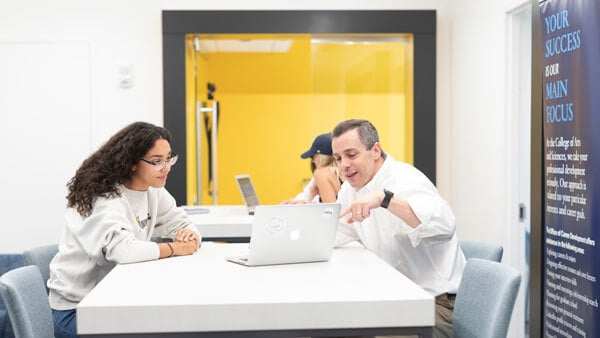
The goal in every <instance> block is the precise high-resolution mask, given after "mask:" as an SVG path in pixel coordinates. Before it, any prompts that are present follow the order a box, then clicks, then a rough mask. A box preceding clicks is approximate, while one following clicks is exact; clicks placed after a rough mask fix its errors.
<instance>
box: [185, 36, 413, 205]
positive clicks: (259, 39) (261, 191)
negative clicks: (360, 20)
mask: <svg viewBox="0 0 600 338" xmlns="http://www.w3.org/2000/svg"><path fill="white" fill-rule="evenodd" d="M186 78H187V79H186V85H187V87H186V100H187V113H186V129H187V149H186V152H185V156H187V159H188V161H187V168H186V171H187V192H188V193H187V202H188V204H190V205H192V204H214V203H213V198H212V189H213V184H211V182H209V175H208V171H209V160H208V152H209V150H208V149H209V148H208V140H209V137H208V134H207V129H208V130H210V129H211V128H210V126H211V122H212V118H213V115H212V114H211V113H198V112H197V109H201V108H202V107H211V106H212V103H213V100H210V99H209V98H208V97H207V96H208V90H207V83H209V82H210V83H213V84H215V86H216V90H215V91H214V94H213V95H214V100H216V101H218V102H219V116H218V119H217V120H218V128H217V130H218V133H217V154H218V156H217V168H218V169H217V182H216V183H217V201H218V204H221V205H227V204H243V200H242V198H241V195H240V193H239V191H238V187H237V185H236V183H235V180H234V175H236V174H242V173H247V174H250V175H251V177H252V181H253V183H254V186H255V189H256V191H257V195H258V196H259V198H260V202H261V204H277V203H280V202H281V201H283V200H286V199H289V198H292V197H293V196H295V195H296V194H297V193H298V192H300V191H301V190H302V188H303V184H305V183H306V182H307V181H308V180H309V179H310V177H311V172H310V162H309V161H310V160H309V159H301V158H300V154H301V153H302V152H304V151H305V150H307V149H308V148H309V147H310V145H311V143H312V141H313V139H314V137H315V136H316V135H318V134H322V133H325V132H329V131H331V130H332V129H333V127H334V126H335V125H336V123H337V122H339V121H341V120H344V119H349V118H364V119H368V120H370V121H371V122H373V124H374V125H375V126H376V127H377V129H378V131H379V134H380V139H381V144H382V145H383V149H384V150H385V151H386V152H388V153H389V154H391V156H393V157H394V158H395V159H397V160H401V161H405V162H408V163H412V161H413V142H412V139H413V88H412V83H413V81H412V78H413V59H412V38H411V36H410V35H394V36H389V35H359V36H356V35H353V36H347V35H335V36H330V35H328V36H321V35H308V34H301V35H299V34H295V35H283V34H278V35H265V34H251V35H248V34H244V35H191V34H190V35H188V36H187V39H186ZM197 116H199V117H200V119H199V121H198V120H197ZM207 126H208V128H207ZM198 128H199V130H197V129H198ZM198 141H199V142H200V145H199V146H198V145H197V144H198ZM198 159H199V160H200V162H199V163H200V167H201V175H200V177H201V179H200V181H198V179H197V177H198V174H197V170H196V168H197V163H198V162H197V160H198ZM198 183H200V184H198ZM198 188H200V190H201V191H202V193H201V194H200V195H199V194H198V193H197V192H198Z"/></svg>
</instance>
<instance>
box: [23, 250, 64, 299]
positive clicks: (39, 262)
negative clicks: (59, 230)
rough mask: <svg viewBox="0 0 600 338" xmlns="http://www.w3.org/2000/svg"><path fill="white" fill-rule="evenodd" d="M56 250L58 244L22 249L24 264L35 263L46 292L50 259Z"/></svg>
mask: <svg viewBox="0 0 600 338" xmlns="http://www.w3.org/2000/svg"><path fill="white" fill-rule="evenodd" d="M57 252H58V244H50V245H45V246H40V247H37V248H33V249H29V250H25V251H23V261H24V262H25V265H35V266H37V267H38V268H39V269H40V272H41V273H42V279H43V280H44V286H45V287H46V294H47V293H48V284H47V283H48V279H49V278H50V261H51V260H52V258H54V256H55V255H56V253H57Z"/></svg>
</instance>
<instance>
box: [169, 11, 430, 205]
mask: <svg viewBox="0 0 600 338" xmlns="http://www.w3.org/2000/svg"><path fill="white" fill-rule="evenodd" d="M162 28H163V84H164V87H163V95H164V98H163V99H164V101H163V102H164V103H163V104H164V112H163V114H164V126H165V128H167V129H168V130H169V131H170V132H171V133H172V135H173V139H172V142H171V148H172V149H173V150H174V151H176V152H177V151H178V152H180V153H184V149H186V128H185V126H186V121H185V112H186V100H185V93H186V90H185V35H186V34H219V33H221V34H402V33H409V34H413V39H414V40H413V41H414V45H413V49H414V82H413V88H414V100H413V102H414V120H413V121H414V126H413V127H414V136H413V145H414V149H413V152H414V165H415V166H416V167H417V168H419V169H420V170H421V171H423V173H425V175H427V177H429V179H431V181H432V182H434V183H435V179H436V12H435V11H434V10H417V11H415V10H389V11H384V10H375V11H359V10H327V11H321V10H319V11H288V10H285V11H280V10H273V11H255V10H251V11H163V12H162ZM186 162H187V161H186V159H185V157H180V159H179V165H178V168H179V169H177V170H173V171H172V172H171V173H170V174H169V181H168V184H167V188H168V189H169V192H170V193H171V194H172V195H173V196H175V199H176V200H177V205H184V204H186V199H187V198H186V196H187V184H186V173H185V168H186Z"/></svg>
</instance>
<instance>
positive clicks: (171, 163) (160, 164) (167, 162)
mask: <svg viewBox="0 0 600 338" xmlns="http://www.w3.org/2000/svg"><path fill="white" fill-rule="evenodd" d="M178 158H179V155H176V154H172V155H171V157H169V158H168V159H166V160H164V161H148V160H146V159H142V161H144V162H146V163H148V164H150V165H153V166H154V169H156V171H160V170H162V169H163V168H164V167H165V166H167V165H168V166H170V167H171V166H174V165H175V163H177V159H178Z"/></svg>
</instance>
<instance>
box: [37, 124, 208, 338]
mask: <svg viewBox="0 0 600 338" xmlns="http://www.w3.org/2000/svg"><path fill="white" fill-rule="evenodd" d="M170 140H171V135H170V134H169V132H168V131H167V130H165V129H164V128H161V127H157V126H155V125H152V124H149V123H145V122H135V123H132V124H130V125H128V126H127V127H125V128H123V129H122V130H121V131H119V132H117V133H116V134H115V135H114V136H112V137H111V138H110V139H109V140H108V141H107V142H106V143H105V144H104V145H103V146H102V147H100V149H98V150H97V151H96V152H94V153H93V154H92V155H91V156H90V157H89V158H87V159H86V160H85V161H83V163H82V164H81V167H79V169H78V170H77V172H76V173H75V176H74V177H73V178H72V179H71V180H70V181H69V182H68V183H67V188H68V195H67V211H66V215H65V218H66V227H65V228H64V231H63V233H62V236H61V239H60V242H59V252H58V254H57V255H56V256H55V257H54V259H53V260H52V262H51V263H50V279H49V280H48V287H49V289H50V295H49V300H50V306H51V308H52V314H53V317H54V331H55V332H54V335H55V336H56V337H58V338H61V337H77V329H76V312H75V308H76V306H77V304H78V303H79V302H80V301H81V300H82V299H83V297H85V296H86V295H87V294H88V293H89V292H90V291H91V290H92V289H93V288H94V286H96V284H98V282H100V280H102V278H104V276H106V275H107V274H108V272H110V270H112V268H113V267H115V265H117V264H120V263H132V262H141V261H148V260H154V259H159V258H166V257H173V256H180V255H191V254H193V253H194V252H195V251H196V250H197V249H198V248H199V247H200V242H201V236H200V233H199V232H198V230H197V229H196V227H195V226H194V224H193V223H192V222H191V221H190V220H189V219H188V218H187V216H186V213H185V211H184V210H182V209H180V208H177V206H176V203H175V199H174V198H173V196H171V195H170V194H169V193H168V192H167V190H165V188H164V185H165V183H166V182H167V176H168V174H169V171H170V170H171V167H172V166H173V165H174V164H175V163H176V162H177V155H175V154H174V153H172V152H171V146H170V143H169V142H170ZM151 237H167V238H170V239H171V240H172V241H173V242H162V243H156V242H153V241H151Z"/></svg>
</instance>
